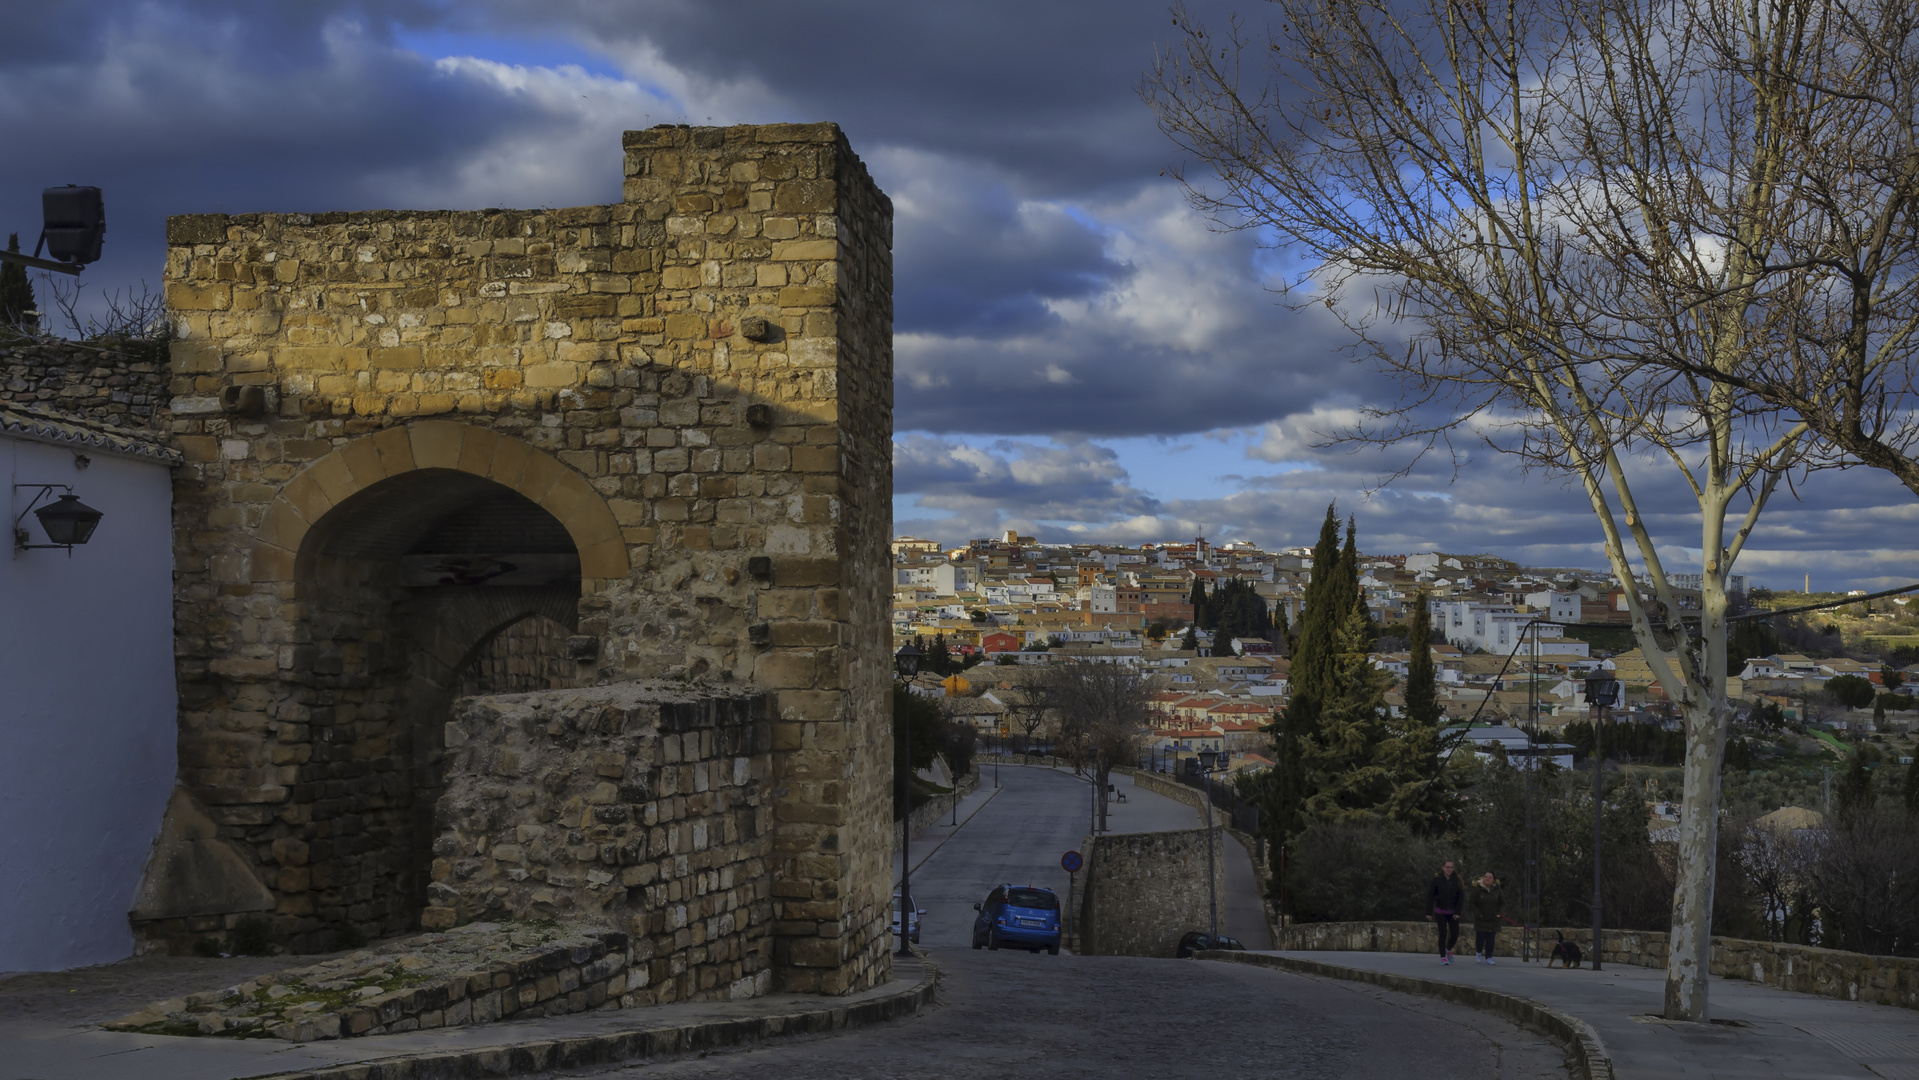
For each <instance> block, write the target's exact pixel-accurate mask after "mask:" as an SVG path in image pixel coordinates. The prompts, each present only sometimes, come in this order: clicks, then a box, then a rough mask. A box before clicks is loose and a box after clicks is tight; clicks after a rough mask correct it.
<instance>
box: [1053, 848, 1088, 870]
mask: <svg viewBox="0 0 1919 1080" xmlns="http://www.w3.org/2000/svg"><path fill="white" fill-rule="evenodd" d="M1059 864H1060V865H1061V866H1062V867H1065V868H1066V872H1067V873H1069V874H1077V873H1079V868H1080V867H1082V866H1084V865H1086V862H1085V860H1084V859H1081V858H1080V857H1079V852H1077V851H1069V852H1067V853H1066V854H1064V855H1061V856H1060V857H1059Z"/></svg>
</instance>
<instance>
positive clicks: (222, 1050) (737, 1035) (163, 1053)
mask: <svg viewBox="0 0 1919 1080" xmlns="http://www.w3.org/2000/svg"><path fill="white" fill-rule="evenodd" d="M936 981H937V975H936V973H935V971H934V969H933V968H932V967H931V966H930V965H928V964H927V963H925V962H924V961H922V960H918V959H914V960H902V959H895V960H894V961H893V981H891V982H889V983H887V984H886V985H884V986H880V987H876V988H874V989H872V990H868V991H866V992H865V993H860V994H849V995H847V996H845V997H836V998H828V997H816V996H813V995H806V994H770V995H768V996H766V997H761V998H751V999H748V1000H745V1001H719V1002H700V1003H692V1004H681V1005H660V1006H656V1007H653V1008H648V1009H612V1010H601V1011H598V1012H589V1013H575V1014H574V1015H571V1016H564V1017H555V1018H552V1019H546V1020H522V1021H509V1022H506V1023H499V1024H481V1025H477V1026H473V1027H456V1028H440V1029H437V1030H433V1031H416V1032H409V1033H407V1034H404V1035H375V1036H368V1037H366V1038H359V1039H336V1040H330V1041H326V1042H311V1043H287V1042H281V1041H280V1040H278V1039H219V1038H178V1037H172V1036H166V1035H134V1034H126V1033H121V1032H112V1031H103V1030H101V1029H99V1028H97V1027H93V1026H90V1025H73V1024H60V1023H51V1022H48V1021H45V1020H38V1021H36V1020H31V1019H27V1020H19V1019H4V1020H0V1080H26V1078H29V1077H31V1078H32V1080H247V1078H255V1077H281V1078H285V1080H293V1078H296V1077H297V1078H299V1080H365V1078H366V1077H368V1076H370V1075H372V1076H378V1077H379V1078H380V1080H408V1078H414V1077H429V1076H432V1077H442V1076H507V1075H516V1074H525V1073H532V1072H542V1071H545V1070H549V1069H555V1068H571V1067H586V1066H592V1065H603V1064H611V1063H614V1062H619V1061H629V1060H634V1059H643V1058H652V1057H658V1056H662V1055H668V1054H684V1053H689V1052H695V1051H700V1050H707V1049H713V1048H718V1047H725V1046H734V1045H738V1044H741V1043H746V1042H752V1041H755V1040H759V1039H765V1038H772V1037H776V1036H780V1035H797V1034H803V1033H807V1032H817V1031H834V1030H839V1029H842V1028H851V1027H861V1026H865V1025H868V1024H875V1023H881V1022H884V1021H887V1020H892V1019H895V1018H897V1017H900V1016H904V1015H907V1014H909V1013H912V1012H915V1011H917V1010H919V1009H920V1008H922V1007H924V1006H925V1005H926V1004H927V1003H928V1002H929V1001H931V999H932V993H933V987H934V984H935V982H936ZM376 1062H377V1063H378V1068H377V1069H376V1070H375V1071H373V1072H371V1073H370V1072H369V1070H368V1066H369V1065H371V1064H373V1063H376Z"/></svg>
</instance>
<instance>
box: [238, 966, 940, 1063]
mask: <svg viewBox="0 0 1919 1080" xmlns="http://www.w3.org/2000/svg"><path fill="white" fill-rule="evenodd" d="M921 963H923V964H925V969H924V973H923V974H922V976H921V977H920V981H919V982H918V983H917V984H915V985H913V986H911V987H908V988H907V989H905V990H900V991H897V992H895V993H892V994H888V995H886V996H885V997H878V998H872V999H870V1000H867V1001H862V1002H859V1003H858V1004H855V1005H832V1004H827V1003H822V1004H821V1005H820V1006H819V1007H817V1008H803V1009H798V1010H795V1011H792V1012H785V1013H778V1014H774V1015H771V1016H755V1017H748V1018H742V1019H738V1020H709V1021H705V1022H702V1023H696V1024H681V1025H674V1026H669V1027H658V1028H646V1027H637V1026H636V1027H635V1028H633V1029H632V1030H629V1031H617V1032H612V1033H609V1034H605V1035H586V1036H576V1037H570V1038H558V1039H535V1040H530V1041H528V1042H523V1043H518V1044H515V1045H512V1046H486V1047H475V1048H473V1049H470V1050H450V1051H442V1052H437V1053H425V1054H409V1055H406V1056H404V1057H395V1058H389V1059H387V1060H384V1061H357V1062H351V1063H346V1064H341V1065H329V1066H326V1067H325V1068H319V1069H302V1070H299V1071H296V1072H283V1073H268V1074H261V1075H259V1076H258V1077H256V1078H255V1080H478V1078H481V1077H500V1076H518V1075H523V1074H526V1073H536V1072H545V1071H549V1070H553V1069H574V1068H584V1067H590V1066H594V1065H614V1064H618V1063H620V1062H625V1061H636V1060H641V1059H650V1058H656V1057H664V1056H669V1055H675V1054H688V1053H696V1052H699V1051H703V1050H716V1049H720V1048H723V1047H730V1046H739V1045H741V1044H744V1043H750V1042H759V1041H762V1040H766V1039H774V1038H780V1037H783V1036H789V1035H814V1034H820V1033H823V1032H831V1031H843V1030H846V1029H849V1028H857V1027H867V1026H870V1025H873V1024H882V1023H886V1022H887V1021H889V1020H897V1019H899V1018H900V1017H903V1016H910V1015H912V1014H914V1013H916V1012H918V1011H920V1010H921V1009H923V1008H925V1007H926V1006H927V1005H928V1004H929V1003H930V1002H932V1000H933V995H934V991H935V990H936V989H937V988H938V986H939V969H938V968H937V967H935V966H934V965H933V964H932V962H931V961H928V960H925V959H924V958H922V959H921ZM636 1019H639V1018H636Z"/></svg>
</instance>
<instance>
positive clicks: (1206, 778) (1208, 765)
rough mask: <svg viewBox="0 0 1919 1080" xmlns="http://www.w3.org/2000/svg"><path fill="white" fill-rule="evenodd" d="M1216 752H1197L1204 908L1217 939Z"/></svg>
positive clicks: (1209, 926)
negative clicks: (1203, 845)
mask: <svg viewBox="0 0 1919 1080" xmlns="http://www.w3.org/2000/svg"><path fill="white" fill-rule="evenodd" d="M1218 758H1219V754H1218V751H1214V750H1201V751H1200V752H1199V783H1200V813H1203V814H1205V815H1206V906H1207V909H1208V910H1209V911H1210V912H1211V922H1210V923H1209V925H1208V929H1209V931H1210V932H1211V933H1212V935H1213V937H1215V938H1217V937H1219V889H1218V887H1217V886H1215V885H1214V883H1213V878H1214V875H1215V871H1214V869H1213V787H1212V785H1213V781H1212V778H1211V774H1212V771H1213V765H1214V764H1215V763H1216V762H1217V761H1218Z"/></svg>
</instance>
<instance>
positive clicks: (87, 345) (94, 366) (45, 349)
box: [0, 331, 172, 432]
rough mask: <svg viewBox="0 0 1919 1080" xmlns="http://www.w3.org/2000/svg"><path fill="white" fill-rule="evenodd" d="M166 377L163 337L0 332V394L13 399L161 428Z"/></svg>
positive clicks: (165, 419)
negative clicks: (83, 338) (82, 338)
mask: <svg viewBox="0 0 1919 1080" xmlns="http://www.w3.org/2000/svg"><path fill="white" fill-rule="evenodd" d="M0 333H4V331H0ZM167 381H168V372H167V345H166V342H164V341H158V340H126V341H122V340H120V339H117V338H113V339H103V340H99V341H91V342H78V341H62V340H59V339H58V338H0V397H4V398H5V399H6V400H7V401H11V402H13V403H14V404H16V405H25V406H35V405H38V406H43V407H45V408H49V409H55V410H58V411H59V412H62V413H66V414H67V415H70V416H80V417H85V418H86V419H88V420H92V421H94V422H96V423H102V424H109V425H112V426H114V427H123V428H128V429H132V430H136V431H147V432H165V431H167V430H168V427H169V425H170V423H171V420H172V416H171V414H170V413H169V412H168V410H167Z"/></svg>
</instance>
